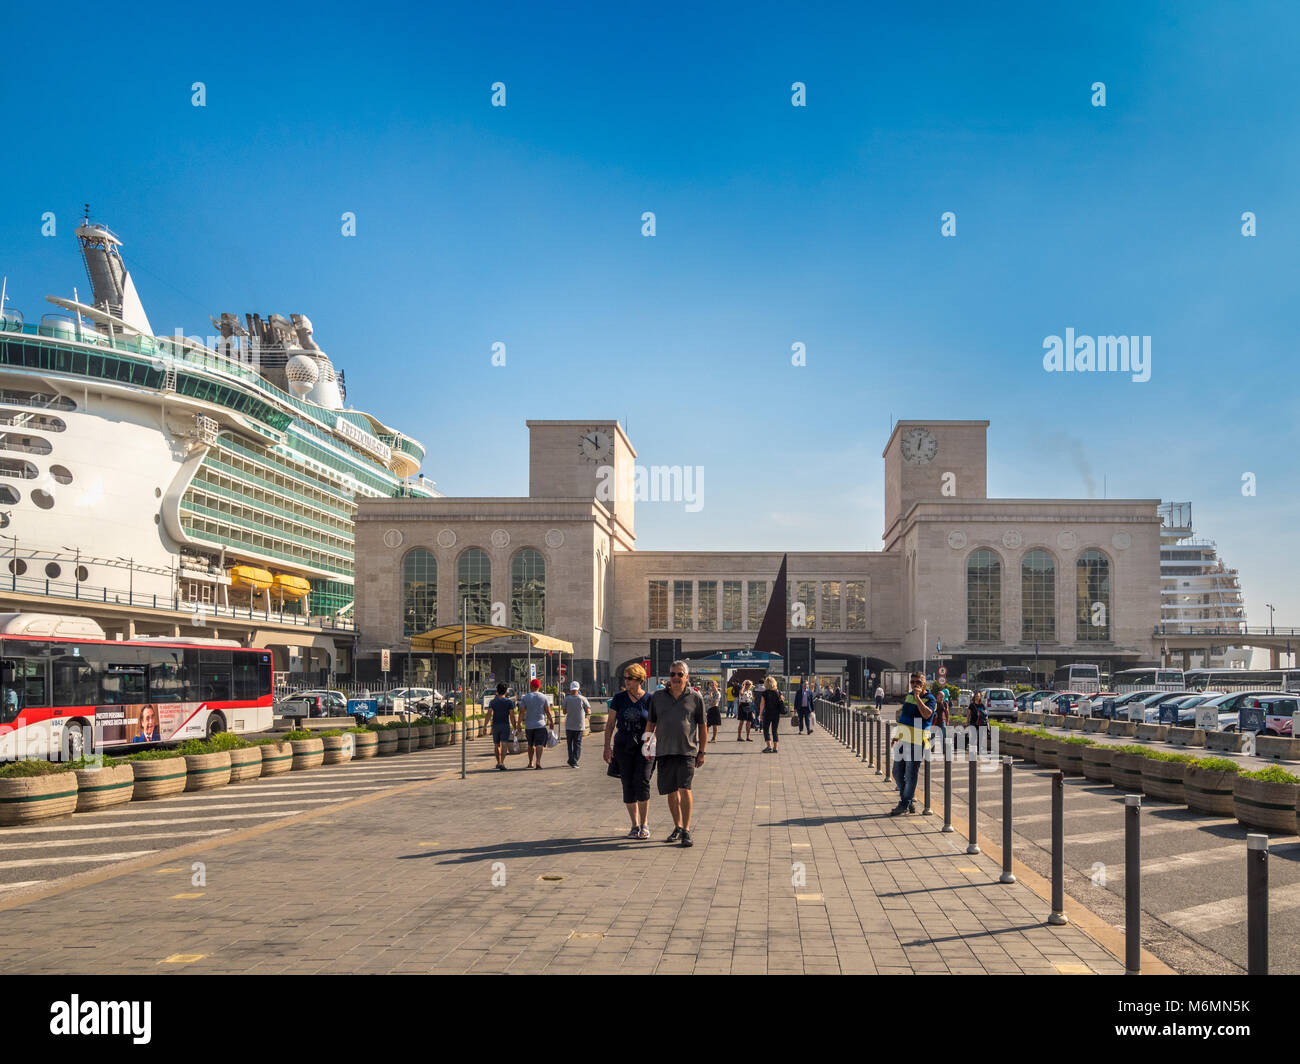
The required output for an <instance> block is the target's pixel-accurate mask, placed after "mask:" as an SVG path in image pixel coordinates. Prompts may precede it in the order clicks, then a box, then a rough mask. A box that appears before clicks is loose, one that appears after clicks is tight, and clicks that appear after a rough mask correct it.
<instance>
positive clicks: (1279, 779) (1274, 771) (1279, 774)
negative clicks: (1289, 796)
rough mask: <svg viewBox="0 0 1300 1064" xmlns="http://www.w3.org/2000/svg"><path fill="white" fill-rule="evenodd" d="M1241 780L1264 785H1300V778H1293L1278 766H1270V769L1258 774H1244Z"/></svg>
mask: <svg viewBox="0 0 1300 1064" xmlns="http://www.w3.org/2000/svg"><path fill="white" fill-rule="evenodd" d="M1241 778H1242V779H1247V780H1260V781H1261V782H1263V783H1300V776H1293V775H1291V773H1289V772H1288V771H1287V770H1286V769H1284V768H1281V767H1280V766H1278V765H1269V766H1268V768H1261V769H1259V770H1258V771H1257V772H1243V773H1241Z"/></svg>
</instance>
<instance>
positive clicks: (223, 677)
mask: <svg viewBox="0 0 1300 1064" xmlns="http://www.w3.org/2000/svg"><path fill="white" fill-rule="evenodd" d="M199 669H200V673H201V676H200V681H199V689H200V700H201V701H204V702H229V701H230V687H231V683H230V666H229V665H211V664H208V663H206V662H205V663H204V664H202V665H200V666H199Z"/></svg>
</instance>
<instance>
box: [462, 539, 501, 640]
mask: <svg viewBox="0 0 1300 1064" xmlns="http://www.w3.org/2000/svg"><path fill="white" fill-rule="evenodd" d="M466 599H469V609H468V611H467V612H466V614H465V620H467V621H468V622H469V623H470V624H491V623H492V562H491V561H489V560H488V556H487V555H486V554H484V553H483V552H482V551H481V550H479V549H478V548H477V547H471V548H470V549H469V550H467V551H466V552H465V553H464V554H462V555H461V556H460V561H459V562H458V563H457V565H456V617H457V619H458V620H459V619H460V609H461V605H462V604H463V603H464V602H465V600H466Z"/></svg>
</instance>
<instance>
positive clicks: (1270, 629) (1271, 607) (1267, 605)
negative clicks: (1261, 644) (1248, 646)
mask: <svg viewBox="0 0 1300 1064" xmlns="http://www.w3.org/2000/svg"><path fill="white" fill-rule="evenodd" d="M1264 608H1265V609H1267V610H1268V634H1269V635H1272V634H1273V611H1274V610H1275V609H1277V607H1276V606H1274V605H1273V603H1271V602H1266V603H1264Z"/></svg>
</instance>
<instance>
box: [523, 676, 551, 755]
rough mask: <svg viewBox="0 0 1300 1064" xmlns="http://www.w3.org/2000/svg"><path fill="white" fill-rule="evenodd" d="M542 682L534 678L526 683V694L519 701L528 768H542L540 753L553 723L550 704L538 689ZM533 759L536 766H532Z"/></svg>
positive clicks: (544, 747) (543, 748) (544, 746)
mask: <svg viewBox="0 0 1300 1064" xmlns="http://www.w3.org/2000/svg"><path fill="white" fill-rule="evenodd" d="M541 686H542V682H541V681H540V680H538V679H536V678H534V679H531V680H529V681H528V694H526V695H524V696H523V698H521V699H520V700H519V709H520V711H521V712H522V713H523V716H524V730H525V732H526V733H527V735H528V767H529V768H541V767H542V751H543V750H545V749H546V743H547V740H548V739H549V738H550V728H551V726H552V725H553V724H554V723H555V721H554V718H552V716H551V704H550V703H549V702H547V701H546V696H545V695H544V694H542V693H541V692H540V691H539V690H538V688H540V687H541ZM534 759H535V760H536V764H534V763H533V762H534Z"/></svg>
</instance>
